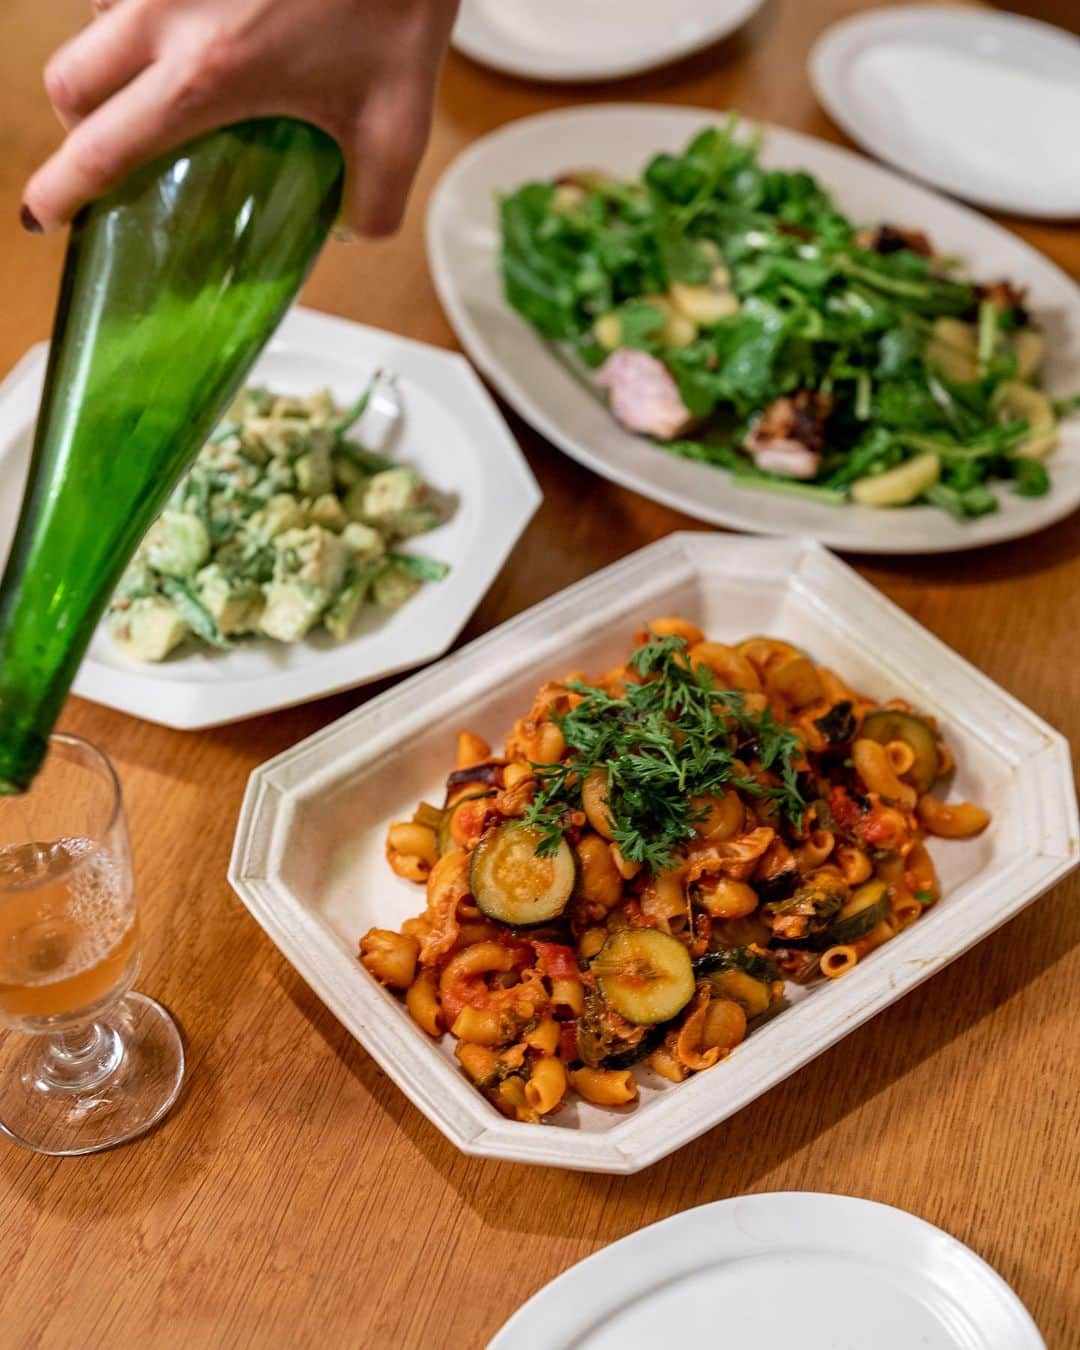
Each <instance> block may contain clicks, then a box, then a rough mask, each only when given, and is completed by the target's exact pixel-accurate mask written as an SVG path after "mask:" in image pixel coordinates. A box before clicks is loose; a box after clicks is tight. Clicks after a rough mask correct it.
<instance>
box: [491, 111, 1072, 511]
mask: <svg viewBox="0 0 1080 1350" xmlns="http://www.w3.org/2000/svg"><path fill="white" fill-rule="evenodd" d="M737 131H738V124H737V121H736V119H731V120H729V121H728V122H727V124H726V125H724V126H723V127H721V128H713V127H710V128H707V129H706V130H703V131H702V132H700V133H699V134H698V135H697V136H696V137H695V138H694V139H693V140H692V141H691V143H690V144H689V145H688V146H687V148H686V150H685V152H684V153H683V154H681V155H670V154H661V155H657V156H656V157H655V158H654V159H653V160H652V161H651V162H650V163H649V165H648V167H647V168H646V169H645V172H644V174H643V175H642V177H641V178H640V179H634V180H631V181H629V182H621V181H616V180H614V179H612V178H609V177H607V176H605V175H604V174H602V173H597V172H579V173H568V174H566V175H564V176H563V177H560V178H559V179H558V180H557V181H555V182H550V183H549V182H534V183H528V184H526V185H525V186H524V187H522V188H520V189H519V190H518V191H516V192H514V193H513V194H511V195H509V196H506V197H504V198H503V199H502V201H501V225H502V274H503V282H504V288H505V293H506V297H507V300H508V301H509V303H510V304H511V305H512V306H513V307H514V309H516V310H517V311H518V313H520V314H521V315H522V316H523V317H524V318H526V319H527V320H528V321H529V322H530V323H531V324H533V325H534V327H535V328H536V329H537V330H538V331H539V332H540V333H541V334H542V335H543V336H544V337H545V338H548V339H551V340H553V341H557V342H563V343H567V344H569V345H570V346H571V347H572V348H573V350H574V351H575V352H576V353H577V355H578V356H579V357H580V358H581V359H582V360H583V361H584V362H585V363H586V364H587V365H588V366H590V367H593V368H595V369H596V370H597V383H598V384H599V385H600V386H601V387H602V388H604V389H606V390H607V393H608V398H609V403H610V408H611V411H612V414H613V415H614V416H615V417H616V418H617V419H618V420H619V421H620V422H621V423H622V424H623V425H624V426H626V427H627V428H628V429H630V430H632V431H635V432H639V433H642V434H644V435H649V436H652V437H653V438H654V439H655V440H656V441H657V443H658V445H659V446H660V447H661V448H662V449H664V450H666V451H668V452H669V453H671V454H674V455H680V456H684V457H686V458H689V459H693V460H698V461H701V462H703V463H706V464H712V465H717V466H720V467H722V468H725V469H728V470H730V471H731V473H732V474H733V475H734V477H735V480H736V481H737V482H738V483H740V484H744V485H746V486H752V487H759V488H765V489H771V490H774V491H781V492H788V493H795V494H797V495H799V496H803V497H808V498H811V499H813V500H816V501H821V502H826V503H836V504H839V503H842V502H846V501H851V500H854V501H856V502H859V503H861V504H863V505H867V506H903V505H907V504H909V503H913V502H923V503H930V504H932V505H934V506H937V507H940V508H941V509H943V510H945V511H948V512H949V513H950V514H951V515H953V516H955V517H957V518H958V519H968V518H971V517H974V516H981V515H983V514H985V513H987V512H990V511H995V510H997V509H998V499H997V497H996V496H995V495H994V493H993V492H992V491H991V488H990V484H991V483H993V482H994V481H995V480H1001V481H1003V482H1007V483H1008V485H1009V488H1010V490H1011V491H1013V492H1015V493H1019V494H1020V495H1021V496H1040V495H1041V494H1043V493H1045V492H1046V491H1047V490H1048V488H1049V485H1050V480H1049V476H1048V474H1047V471H1046V468H1045V464H1044V461H1045V460H1046V459H1047V457H1048V456H1049V455H1050V454H1051V453H1052V452H1053V450H1054V449H1055V448H1056V446H1057V443H1058V418H1059V416H1061V415H1063V414H1064V413H1065V412H1067V411H1069V410H1070V409H1071V408H1072V406H1074V404H1073V401H1069V402H1068V403H1067V404H1064V405H1058V406H1055V405H1054V404H1052V403H1051V401H1050V400H1049V399H1048V398H1047V396H1046V395H1045V394H1044V393H1043V391H1042V390H1041V388H1040V387H1039V371H1040V366H1041V363H1042V357H1043V348H1044V342H1043V337H1042V334H1041V333H1040V332H1039V330H1038V328H1037V327H1036V325H1035V323H1034V322H1033V318H1032V315H1031V314H1030V313H1029V312H1028V310H1027V308H1026V307H1025V304H1024V293H1023V292H1022V291H1021V290H1019V289H1018V288H1016V287H1015V286H1013V285H1012V284H1011V283H1010V282H1009V281H1007V280H993V281H990V282H988V283H985V284H984V283H979V282H976V281H973V280H970V279H968V278H966V277H964V276H963V275H962V274H961V272H960V270H959V267H958V264H957V261H956V259H953V258H949V257H944V256H941V255H940V254H938V253H937V252H935V250H934V248H933V246H932V244H931V242H930V240H928V239H927V238H926V236H925V235H924V234H922V233H920V232H919V231H917V230H912V229H900V228H897V227H895V226H891V225H887V224H886V225H878V226H871V227H860V226H857V225H856V224H855V223H854V222H853V221H851V220H849V219H848V218H847V217H846V216H845V215H844V214H843V213H842V212H841V211H840V210H839V209H838V208H837V207H836V205H835V204H834V203H833V201H832V199H831V198H830V196H829V194H828V192H827V191H826V190H825V189H824V188H823V187H822V186H821V185H819V184H818V183H817V182H816V181H815V180H814V179H813V178H812V177H811V176H810V175H809V174H806V173H801V172H786V171H782V170H775V169H766V168H765V167H763V165H762V164H761V163H760V160H759V156H758V152H759V148H760V147H759V138H758V137H757V136H755V135H753V134H751V135H749V136H740V135H738V134H737Z"/></svg>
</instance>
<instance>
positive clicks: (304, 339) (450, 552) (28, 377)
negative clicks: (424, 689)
mask: <svg viewBox="0 0 1080 1350" xmlns="http://www.w3.org/2000/svg"><path fill="white" fill-rule="evenodd" d="M46 354H47V349H46V346H45V344H44V343H42V344H41V345H39V346H37V347H35V348H33V349H32V350H31V351H30V352H28V353H27V355H26V356H25V357H24V358H23V360H22V361H21V362H20V363H19V365H18V366H17V367H16V368H15V370H13V371H12V373H11V374H10V375H9V376H8V378H7V379H6V380H5V381H4V383H3V385H0V560H2V559H3V558H4V557H5V556H6V555H7V551H8V548H9V546H10V543H11V538H12V535H13V533H14V529H15V520H16V517H17V515H18V508H19V501H20V497H21V486H22V482H23V481H24V478H25V473H26V466H27V464H28V462H29V455H30V445H31V440H32V436H33V428H34V423H35V420H36V417H37V408H38V401H39V399H40V396H41V386H42V382H43V380H44V374H45V361H46ZM379 367H383V368H384V369H386V370H392V371H394V372H395V373H396V374H397V376H398V383H399V388H400V392H401V399H402V407H403V412H404V417H403V420H402V425H401V428H400V433H399V434H397V435H396V436H395V439H394V441H393V442H392V443H391V447H390V449H389V451H388V454H389V455H390V457H391V458H393V459H396V460H398V461H400V462H401V463H402V464H409V465H412V466H414V467H415V468H417V469H418V470H419V472H420V473H421V474H422V475H423V477H424V478H425V479H426V480H427V481H428V482H430V483H432V484H433V485H434V487H435V488H436V489H437V490H438V491H439V492H440V493H442V494H444V495H445V496H446V497H447V498H448V499H449V501H450V502H451V504H452V513H451V515H450V517H449V519H448V520H447V521H446V522H445V523H444V524H442V525H440V526H439V527H438V528H437V529H435V530H433V531H431V532H430V533H429V534H425V535H421V536H420V537H419V538H418V539H416V540H413V541H410V543H409V545H408V547H409V551H410V552H413V553H421V554H425V555H427V556H429V557H432V558H437V559H439V560H440V561H443V562H446V563H449V564H450V568H451V570H450V573H449V575H448V576H447V577H446V578H445V580H443V581H440V582H435V583H429V584H427V585H425V586H424V587H423V588H422V589H421V590H420V591H419V592H418V593H417V595H416V596H415V597H414V598H413V599H412V600H410V601H409V603H408V604H407V605H405V606H403V607H402V608H401V609H400V610H398V611H396V612H395V613H393V614H390V615H385V614H383V613H382V612H381V611H377V610H374V609H370V610H368V611H366V612H364V611H362V612H361V615H360V617H359V620H358V622H357V624H356V626H355V629H354V632H353V634H352V636H351V637H350V638H349V639H348V640H347V641H345V642H343V643H335V642H333V641H332V640H331V639H330V638H329V636H328V635H325V634H318V635H314V636H312V637H310V638H308V639H307V640H306V641H304V642H300V643H296V644H293V645H285V644H281V643H276V642H272V641H270V640H269V639H266V640H257V639H252V640H247V641H244V642H242V643H239V644H237V646H235V647H234V648H232V649H231V650H230V651H227V652H216V651H210V650H208V649H201V650H200V649H195V648H188V647H186V646H185V647H184V648H182V649H180V650H179V651H178V652H177V653H175V654H174V655H173V656H172V657H170V658H169V659H168V660H167V661H164V662H162V663H161V664H160V665H154V664H150V663H147V662H140V661H134V660H132V659H130V658H129V657H127V656H125V655H124V654H123V652H121V651H120V649H119V648H118V647H117V645H116V644H115V643H114V642H113V641H112V639H111V638H110V636H109V634H108V633H107V632H106V631H105V630H104V628H102V629H99V631H98V632H97V634H96V635H95V636H94V639H93V641H92V643H91V645H90V649H89V651H88V653H87V656H86V659H85V660H84V661H83V664H82V667H81V669H80V670H79V674H78V676H77V677H76V680H75V684H74V686H73V690H74V692H75V693H76V694H80V695H81V696H82V697H83V698H88V699H91V700H93V701H94V702H95V703H103V704H105V705H106V706H107V707H110V708H118V709H120V711H121V712H126V713H132V714H134V715H135V716H136V717H143V718H146V719H147V720H148V721H151V722H160V723H162V724H164V725H165V726H172V727H180V728H183V729H194V728H199V727H209V726H217V725H220V724H222V723H225V722H233V721H237V720H239V719H241V718H244V717H253V716H255V715H257V714H259V713H265V712H270V711H272V710H273V709H275V708H283V707H287V706H289V705H291V704H295V703H303V702H305V701H307V700H308V699H313V698H320V697H322V696H323V695H326V694H332V693H335V692H337V691H338V690H341V689H350V688H353V687H355V686H356V685H360V684H365V683H367V682H369V681H371V680H376V679H380V678H381V677H383V676H386V675H393V674H396V673H397V672H398V671H401V670H406V669H408V668H409V667H410V666H416V665H420V664H422V663H423V662H426V661H430V660H431V659H432V658H433V657H436V656H440V655H441V654H442V653H443V652H444V651H446V649H447V647H449V646H450V644H451V643H452V642H453V640H454V638H456V637H457V635H458V633H459V632H460V631H461V629H462V628H463V627H464V625H465V623H466V622H467V621H468V619H469V616H470V615H471V614H472V612H473V610H474V609H475V608H476V606H477V605H478V604H479V602H480V600H481V599H482V597H483V595H484V593H485V591H486V590H487V589H488V587H489V586H490V585H491V583H492V581H494V579H495V577H496V575H497V574H498V571H499V569H500V568H501V567H502V565H503V563H504V562H505V561H506V558H507V557H508V556H509V554H510V551H511V550H512V549H513V547H514V545H515V544H516V543H517V541H518V539H519V538H520V537H521V534H522V532H523V531H524V529H525V527H526V525H527V524H528V523H529V520H530V519H531V518H532V515H533V513H534V512H535V510H536V508H537V506H538V505H539V504H540V500H541V497H540V489H539V487H538V486H537V484H536V480H535V479H534V478H533V476H532V473H531V471H530V470H529V467H528V465H527V464H526V463H525V460H524V458H523V456H522V454H521V451H520V450H519V449H518V446H517V442H516V441H515V440H514V438H513V437H512V436H511V435H510V432H509V430H508V429H507V427H506V424H505V422H504V421H503V419H502V417H501V415H500V414H499V412H498V410H497V409H496V407H495V405H494V403H493V402H492V399H491V396H490V395H489V394H488V392H487V390H486V389H485V388H484V387H483V385H482V384H481V383H480V381H479V380H478V379H477V377H476V374H475V372H474V371H473V370H472V368H471V367H470V366H469V364H468V362H467V361H466V360H465V359H464V357H462V356H460V355H458V354H457V353H454V352H447V351H442V350H440V349H439V348H437V347H430V346H427V345H425V344H423V343H419V342H411V341H409V340H408V339H406V338H401V337H396V336H395V335H393V334H391V333H386V332H383V331H381V330H380V329H377V328H367V327H364V326H362V325H360V324H356V323H352V322H350V321H349V320H347V319H339V318H335V317H333V316H331V315H329V314H319V313H316V312H314V311H313V310H305V309H300V308H297V309H294V310H292V311H291V312H290V313H289V314H288V315H287V317H286V318H285V320H284V322H283V323H282V324H281V326H280V328H279V329H278V331H277V333H276V334H275V336H274V338H273V339H272V340H271V342H270V344H269V345H268V346H267V348H266V350H265V352H264V353H263V354H262V356H261V357H260V358H259V361H258V362H257V363H256V365H255V367H254V369H253V371H252V373H251V375H250V376H249V381H250V382H253V383H258V382H262V383H265V384H267V385H269V386H271V387H272V388H274V389H280V390H283V391H285V392H287V393H293V394H306V393H310V392H312V391H314V390H316V389H321V388H325V387H329V388H330V389H331V391H332V392H333V394H334V396H335V398H336V399H338V400H339V401H340V402H342V403H349V402H351V401H352V400H353V399H355V398H356V396H357V394H358V393H359V391H360V390H361V389H363V387H364V385H365V384H366V382H367V380H368V379H369V377H370V376H371V375H372V373H373V372H374V371H375V370H376V369H377V368H379ZM118 453H119V452H118Z"/></svg>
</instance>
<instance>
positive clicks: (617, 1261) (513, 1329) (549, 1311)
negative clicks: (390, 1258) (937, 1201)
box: [488, 1191, 1046, 1350]
mask: <svg viewBox="0 0 1080 1350" xmlns="http://www.w3.org/2000/svg"><path fill="white" fill-rule="evenodd" d="M785 1210H788V1211H796V1212H797V1213H798V1217H799V1219H800V1220H803V1221H805V1219H806V1218H807V1217H808V1216H809V1217H810V1218H811V1219H814V1218H816V1219H817V1220H818V1221H819V1223H820V1222H828V1223H829V1224H830V1225H832V1227H831V1230H830V1231H831V1232H832V1233H833V1234H835V1235H839V1236H841V1238H846V1237H847V1234H845V1233H843V1230H842V1223H843V1221H844V1220H850V1218H851V1216H852V1215H853V1214H857V1215H859V1216H861V1217H862V1218H864V1219H865V1220H866V1221H867V1223H869V1224H870V1225H871V1226H878V1227H879V1228H880V1230H881V1231H882V1236H885V1237H891V1238H893V1239H894V1240H895V1239H897V1238H899V1239H900V1241H901V1242H904V1241H910V1242H911V1243H912V1244H915V1243H917V1242H922V1243H933V1244H934V1245H935V1246H936V1247H938V1248H941V1249H943V1250H945V1251H948V1252H950V1253H951V1254H952V1255H953V1257H954V1258H957V1259H959V1260H961V1261H963V1262H964V1264H966V1265H969V1266H970V1267H971V1269H972V1270H973V1272H976V1273H977V1274H978V1276H979V1277H980V1278H981V1280H982V1281H983V1282H984V1284H985V1285H986V1286H987V1287H988V1288H989V1289H992V1290H994V1292H995V1293H996V1295H997V1296H998V1299H999V1300H1000V1306H1001V1307H1002V1308H1006V1309H1008V1311H1009V1313H1010V1314H1011V1318H1012V1323H1013V1325H1012V1327H1010V1328H1009V1329H1010V1331H1016V1330H1020V1331H1021V1332H1023V1333H1024V1334H1025V1337H1026V1339H1025V1341H1024V1342H1023V1343H1022V1344H1016V1345H1010V1347H1009V1350H1046V1344H1045V1342H1044V1340H1043V1337H1042V1333H1041V1332H1040V1331H1039V1329H1038V1326H1037V1324H1036V1322H1035V1320H1034V1318H1033V1317H1032V1316H1031V1313H1030V1312H1029V1311H1028V1309H1027V1307H1026V1306H1025V1304H1024V1302H1023V1300H1022V1299H1021V1298H1020V1295H1019V1294H1018V1293H1017V1292H1016V1291H1015V1289H1013V1288H1012V1286H1011V1285H1010V1284H1009V1283H1008V1281H1007V1280H1006V1279H1005V1278H1004V1276H1002V1275H1000V1274H999V1273H998V1271H996V1270H995V1269H994V1267H993V1266H992V1265H991V1264H990V1263H989V1262H988V1261H987V1260H986V1259H985V1258H984V1257H982V1256H980V1255H979V1253H978V1252H977V1251H975V1250H974V1249H973V1248H971V1247H969V1246H968V1245H967V1243H965V1242H962V1241H961V1240H960V1239H959V1238H957V1237H954V1236H953V1235H952V1234H951V1233H948V1232H946V1230H945V1229H943V1228H940V1227H938V1225H937V1224H934V1223H931V1222H930V1221H929V1220H928V1219H924V1218H923V1217H922V1216H921V1215H918V1214H913V1213H911V1212H910V1211H908V1210H905V1209H901V1208H900V1207H899V1206H897V1205H890V1204H887V1203H885V1202H883V1201H880V1200H870V1199H866V1198H864V1197H861V1196H854V1195H843V1194H837V1193H835V1192H830V1191H754V1192H751V1193H750V1194H748V1195H737V1196H728V1197H725V1198H723V1199H720V1200H713V1201H710V1202H709V1203H707V1204H703V1205H693V1206H691V1207H690V1208H689V1209H684V1210H680V1211H679V1212H677V1213H675V1214H671V1215H668V1216H667V1217H666V1218H664V1219H659V1220H657V1221H656V1222H654V1223H651V1224H648V1225H647V1226H646V1227H644V1228H639V1229H637V1230H635V1231H631V1232H630V1233H627V1234H625V1235H624V1236H623V1237H621V1238H617V1239H616V1240H615V1241H614V1242H611V1243H609V1244H607V1245H606V1246H604V1247H601V1248H599V1250H597V1251H595V1252H591V1253H590V1254H589V1255H588V1256H585V1257H583V1258H582V1259H581V1260H580V1261H576V1262H574V1263H573V1264H571V1265H570V1266H568V1267H567V1268H566V1269H565V1270H563V1271H561V1272H560V1273H559V1274H558V1275H556V1276H554V1277H553V1278H552V1279H551V1280H549V1281H548V1282H547V1283H546V1284H544V1285H542V1286H541V1287H540V1288H539V1289H538V1290H537V1291H536V1292H535V1293H534V1294H532V1295H531V1296H530V1298H528V1299H527V1300H526V1302H525V1303H523V1304H522V1305H521V1307H519V1308H518V1309H517V1310H516V1311H515V1312H514V1313H513V1314H512V1315H511V1316H510V1317H509V1318H508V1319H507V1320H506V1322H504V1323H503V1325H502V1326H501V1327H500V1328H499V1330H498V1331H497V1332H496V1333H495V1336H494V1337H493V1338H492V1340H491V1341H490V1342H489V1343H488V1350H561V1347H562V1346H563V1345H565V1344H566V1343H567V1341H566V1340H565V1339H564V1338H565V1337H566V1335H567V1333H568V1332H569V1333H571V1334H573V1335H574V1336H575V1340H574V1344H577V1340H576V1337H577V1336H581V1335H587V1334H588V1332H589V1331H590V1330H591V1329H592V1328H593V1327H594V1326H595V1325H596V1323H597V1320H598V1319H599V1318H600V1317H602V1316H603V1313H604V1307H603V1306H601V1305H602V1303H603V1304H606V1306H607V1307H611V1306H612V1305H614V1304H616V1303H617V1302H618V1301H619V1298H620V1294H621V1293H622V1292H623V1288H622V1287H620V1284H621V1282H620V1278H619V1277H620V1276H623V1275H624V1272H625V1280H629V1278H630V1276H631V1275H632V1274H633V1271H632V1270H629V1269H627V1265H628V1263H627V1262H626V1260H625V1258H626V1257H627V1255H628V1254H629V1253H630V1252H631V1250H632V1251H633V1254H634V1256H635V1257H638V1256H646V1257H647V1258H648V1260H649V1278H650V1280H651V1281H652V1283H651V1285H650V1288H655V1287H658V1286H660V1285H662V1284H663V1283H666V1282H667V1281H669V1280H672V1279H675V1278H679V1277H680V1276H681V1277H682V1278H685V1277H686V1275H688V1274H690V1273H692V1270H693V1268H691V1269H689V1270H688V1269H685V1265H686V1263H685V1260H680V1259H679V1257H680V1255H681V1251H680V1244H679V1243H678V1241H677V1238H676V1233H675V1230H678V1229H683V1228H686V1229H690V1230H694V1229H698V1230H700V1229H705V1230H706V1241H708V1240H709V1238H712V1240H713V1242H714V1243H715V1244H717V1245H718V1244H719V1242H720V1241H721V1240H722V1239H723V1238H724V1237H729V1240H730V1239H735V1240H736V1241H737V1240H738V1239H739V1238H741V1239H742V1241H743V1243H744V1244H745V1247H746V1248H747V1250H746V1255H747V1256H749V1255H751V1254H761V1253H760V1247H759V1244H756V1243H755V1242H754V1241H753V1239H752V1238H751V1237H750V1235H749V1234H747V1233H746V1231H745V1229H744V1228H742V1227H741V1226H740V1219H742V1220H743V1221H745V1219H746V1218H747V1217H750V1218H752V1219H753V1218H760V1217H761V1212H762V1211H764V1216H765V1217H766V1218H769V1219H773V1220H774V1221H775V1219H776V1217H777V1213H776V1212H777V1211H779V1212H780V1216H781V1217H782V1216H783V1213H784V1211H785ZM747 1211H750V1214H749V1216H748V1215H747ZM792 1217H794V1215H793V1216H792ZM714 1224H715V1225H717V1227H718V1228H719V1229H721V1230H722V1229H727V1230H729V1231H728V1232H723V1231H716V1230H715V1229H713V1225H714ZM882 1226H883V1227H882ZM660 1230H663V1232H662V1234H661V1232H660ZM708 1230H713V1231H708ZM815 1231H820V1230H818V1229H815ZM673 1239H674V1240H673ZM834 1240H835V1239H834ZM841 1245H842V1244H841ZM685 1250H686V1247H685V1244H684V1245H683V1246H682V1251H685ZM697 1250H698V1255H699V1257H700V1259H699V1261H698V1262H697V1263H696V1268H697V1269H699V1270H704V1269H706V1268H707V1266H708V1264H712V1263H711V1262H710V1261H709V1255H708V1252H707V1251H706V1252H701V1250H700V1248H698V1249H697ZM727 1259H735V1258H732V1257H728V1258H727ZM598 1273H602V1278H599V1279H597V1278H593V1279H592V1280H591V1282H590V1277H591V1276H596V1275H597V1274H598ZM623 1283H624V1282H623ZM589 1291H592V1293H593V1297H592V1298H591V1299H590V1298H589V1296H588V1294H589ZM644 1292H645V1293H648V1289H646V1290H645V1291H644ZM568 1302H569V1303H570V1304H574V1303H576V1305H577V1306H576V1308H575V1311H576V1312H578V1313H580V1312H581V1310H582V1305H584V1306H585V1308H586V1314H587V1318H588V1320H587V1321H586V1320H585V1318H581V1319H580V1320H579V1321H578V1324H577V1325H576V1327H571V1326H569V1325H568V1323H567V1321H566V1319H565V1318H563V1317H560V1316H559V1314H561V1313H562V1312H563V1310H564V1306H565V1305H566V1304H567V1303H568ZM553 1325H554V1326H556V1329H557V1330H558V1333H559V1339H558V1340H556V1339H554V1338H553V1337H543V1336H540V1335H538V1334H535V1333H537V1332H538V1331H539V1330H541V1329H546V1328H549V1327H552V1326H553Z"/></svg>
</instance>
